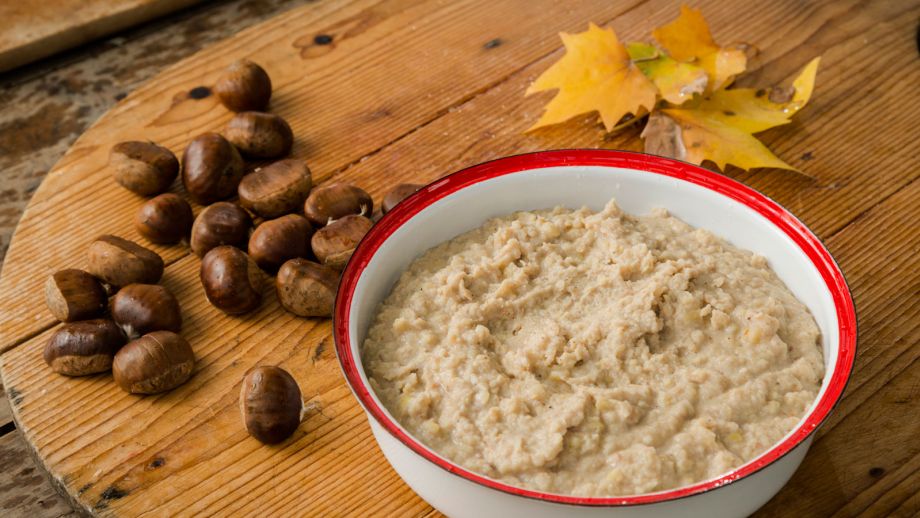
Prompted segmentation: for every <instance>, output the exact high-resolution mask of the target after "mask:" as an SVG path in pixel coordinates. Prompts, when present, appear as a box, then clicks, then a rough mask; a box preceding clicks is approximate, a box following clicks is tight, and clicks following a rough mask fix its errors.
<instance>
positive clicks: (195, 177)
mask: <svg viewBox="0 0 920 518" xmlns="http://www.w3.org/2000/svg"><path fill="white" fill-rule="evenodd" d="M243 168H244V164H243V157H241V156H240V153H239V151H237V149H236V147H234V146H233V144H231V143H230V142H228V141H227V139H225V138H224V137H222V136H220V135H218V134H217V133H204V134H202V135H199V136H197V137H195V139H194V140H192V141H191V142H190V143H189V145H188V147H186V148H185V153H183V154H182V183H183V185H185V191H186V192H187V193H188V195H189V196H191V197H192V199H193V200H194V201H196V202H197V203H199V204H201V205H208V204H209V203H214V202H215V201H218V200H223V199H226V198H229V197H231V196H233V195H234V194H236V188H237V186H238V185H239V184H240V180H241V179H242V178H243V173H244V170H243Z"/></svg>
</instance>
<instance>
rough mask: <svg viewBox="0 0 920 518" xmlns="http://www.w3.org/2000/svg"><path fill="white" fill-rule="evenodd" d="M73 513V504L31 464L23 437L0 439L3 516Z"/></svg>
mask: <svg viewBox="0 0 920 518" xmlns="http://www.w3.org/2000/svg"><path fill="white" fill-rule="evenodd" d="M12 488H15V491H11V490H10V489H12ZM71 512H72V509H71V507H70V504H68V503H67V500H65V499H64V498H62V497H61V496H60V495H59V494H57V493H56V492H55V491H54V489H52V487H51V485H49V484H48V481H47V480H46V479H45V476H44V475H43V474H42V470H41V469H39V468H38V466H36V464H35V461H34V460H32V456H31V455H29V448H28V446H26V442H25V441H24V440H23V439H22V437H21V436H19V435H18V434H15V433H11V434H6V435H4V436H2V437H0V514H2V515H4V516H10V517H13V516H29V517H30V518H58V517H61V516H64V515H67V514H69V513H71Z"/></svg>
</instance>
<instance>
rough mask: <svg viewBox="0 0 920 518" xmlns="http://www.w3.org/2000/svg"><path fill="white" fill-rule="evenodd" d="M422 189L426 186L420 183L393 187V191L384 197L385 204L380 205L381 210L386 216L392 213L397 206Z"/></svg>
mask: <svg viewBox="0 0 920 518" xmlns="http://www.w3.org/2000/svg"><path fill="white" fill-rule="evenodd" d="M422 187H424V185H422V184H418V183H401V184H399V185H397V186H396V187H393V190H391V191H390V192H388V193H387V195H386V196H384V197H383V203H381V204H380V210H381V211H382V212H383V213H384V214H386V213H387V212H390V210H392V209H393V207H395V206H396V204H398V203H399V202H401V201H403V200H405V199H406V198H408V197H409V196H410V195H411V194H413V193H415V191H417V190H419V189H421V188H422Z"/></svg>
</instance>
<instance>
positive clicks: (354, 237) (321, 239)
mask: <svg viewBox="0 0 920 518" xmlns="http://www.w3.org/2000/svg"><path fill="white" fill-rule="evenodd" d="M373 226H374V222H373V221H371V220H370V219H368V218H365V217H364V216H358V215H351V216H345V217H344V218H342V219H337V220H335V221H333V222H332V223H330V224H328V225H326V226H325V227H323V228H321V229H319V230H317V231H316V233H315V234H313V237H312V238H311V239H310V245H311V246H312V248H313V254H314V255H316V258H317V259H318V260H319V262H320V263H321V264H323V265H325V266H328V267H330V268H334V269H336V270H341V269H343V268H345V265H346V264H347V263H348V260H349V259H351V254H353V253H354V251H355V248H357V247H358V243H360V242H361V239H362V238H364V235H365V234H367V233H368V231H370V229H371V227H373Z"/></svg>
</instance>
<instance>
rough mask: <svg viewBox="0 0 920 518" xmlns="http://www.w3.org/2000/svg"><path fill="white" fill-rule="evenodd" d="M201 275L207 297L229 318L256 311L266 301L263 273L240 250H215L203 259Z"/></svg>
mask: <svg viewBox="0 0 920 518" xmlns="http://www.w3.org/2000/svg"><path fill="white" fill-rule="evenodd" d="M199 274H200V276H201V284H202V285H203V286H204V294H205V296H207V297H208V300H209V301H210V302H211V304H213V305H214V307H216V308H217V309H219V310H221V311H223V312H224V313H227V314H228V315H238V314H241V313H246V312H248V311H252V310H253V309H255V308H257V307H258V306H259V304H260V303H261V302H262V292H261V290H262V283H263V280H262V272H261V271H260V270H259V267H258V266H256V263H255V262H253V260H252V259H250V258H249V256H247V255H246V253H245V252H243V251H242V250H240V249H239V248H235V247H232V246H219V247H217V248H214V249H212V250H211V251H210V252H208V253H207V254H205V256H204V259H202V260H201V270H200V271H199Z"/></svg>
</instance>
